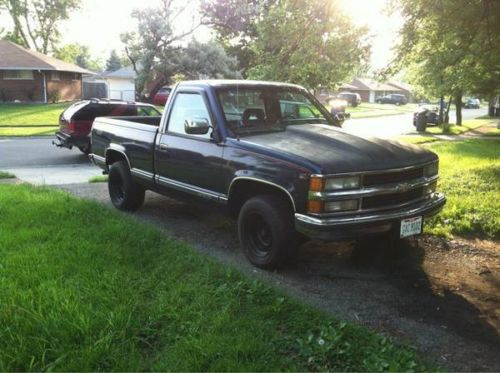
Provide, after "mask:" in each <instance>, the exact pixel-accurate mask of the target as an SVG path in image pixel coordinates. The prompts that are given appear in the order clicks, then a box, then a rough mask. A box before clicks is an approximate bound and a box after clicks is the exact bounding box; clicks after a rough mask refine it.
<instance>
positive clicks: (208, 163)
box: [90, 80, 446, 269]
mask: <svg viewBox="0 0 500 373" xmlns="http://www.w3.org/2000/svg"><path fill="white" fill-rule="evenodd" d="M291 101H292V102H293V103H297V102H300V103H301V104H303V105H305V106H307V107H308V109H307V110H305V109H304V110H298V111H296V112H295V113H298V115H294V116H293V117H287V116H286V111H287V110H286V109H285V107H286V105H287V104H288V103H289V102H291ZM92 151H93V153H92V154H90V158H91V160H92V161H93V162H94V163H95V164H96V165H98V166H99V167H101V168H102V169H103V170H104V173H108V174H109V178H108V190H109V195H110V199H111V202H112V203H113V205H114V206H115V207H117V208H118V209H121V210H136V209H138V208H139V207H140V206H141V205H142V204H143V202H144V196H145V190H148V189H149V190H152V191H155V192H158V193H161V194H165V195H168V196H172V197H176V198H186V197H187V198H189V200H190V201H191V203H197V199H198V198H200V199H203V200H206V201H210V202H213V203H216V204H220V205H222V206H225V207H226V209H227V211H228V213H229V214H231V215H232V216H234V217H235V218H236V219H237V227H238V236H239V241H240V245H241V247H242V250H243V252H244V253H245V255H246V257H247V258H248V260H249V261H250V262H251V263H253V264H254V265H255V266H258V267H261V268H266V269H270V268H275V267H277V266H280V265H282V264H283V263H286V262H288V261H289V260H291V259H293V258H294V254H295V253H296V249H297V246H298V242H299V241H301V240H302V239H304V238H305V237H309V238H313V239H322V240H332V239H339V238H347V237H351V238H360V237H363V236H370V235H377V234H378V235H381V236H382V237H384V238H385V239H387V238H388V237H395V238H397V239H400V238H405V237H408V236H411V235H415V234H420V233H421V232H422V223H423V220H424V219H425V218H426V217H427V216H430V215H433V214H436V213H437V212H438V211H439V210H440V209H441V208H442V207H443V205H444V204H445V200H446V199H445V197H444V196H443V195H442V194H440V193H437V192H436V183H437V179H438V157H437V155H436V154H434V153H432V152H431V151H429V150H426V149H424V148H419V147H416V146H410V145H403V144H400V143H397V142H390V141H385V140H381V139H366V138H361V137H357V136H354V135H351V134H348V133H346V132H344V131H342V130H341V129H339V128H338V126H336V125H335V121H334V119H333V117H332V116H331V115H330V113H329V112H328V110H326V109H325V108H324V107H323V106H322V105H320V104H319V103H318V101H317V100H316V99H315V98H314V97H313V96H312V95H311V94H310V93H309V92H308V91H307V90H306V89H304V88H302V87H299V86H296V85H292V84H285V83H268V82H251V81H227V80H225V81H218V80H213V81H191V82H183V83H179V84H178V85H177V86H176V87H175V88H174V89H173V91H172V99H170V100H169V101H168V103H167V105H166V107H165V110H164V112H163V116H162V117H161V118H159V117H150V118H145V117H134V118H126V120H118V119H116V118H97V119H96V120H95V122H94V126H93V128H92Z"/></svg>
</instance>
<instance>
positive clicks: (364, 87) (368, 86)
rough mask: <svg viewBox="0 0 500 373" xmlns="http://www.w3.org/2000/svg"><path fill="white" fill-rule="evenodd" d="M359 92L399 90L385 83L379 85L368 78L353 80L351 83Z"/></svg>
mask: <svg viewBox="0 0 500 373" xmlns="http://www.w3.org/2000/svg"><path fill="white" fill-rule="evenodd" d="M349 84H351V85H353V86H355V87H356V88H355V89H357V90H359V91H400V90H401V89H400V88H398V87H396V86H393V85H390V84H386V83H379V82H377V81H375V80H372V79H368V78H354V79H353V81H352V82H351V83H349Z"/></svg>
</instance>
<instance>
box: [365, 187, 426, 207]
mask: <svg viewBox="0 0 500 373" xmlns="http://www.w3.org/2000/svg"><path fill="white" fill-rule="evenodd" d="M422 195H423V188H415V189H412V190H410V191H408V192H404V193H390V194H380V195H376V196H370V197H365V198H363V200H362V203H361V206H362V209H365V210H366V209H374V208H383V207H391V206H395V205H400V204H402V203H406V202H410V201H413V200H417V199H419V198H421V197H422Z"/></svg>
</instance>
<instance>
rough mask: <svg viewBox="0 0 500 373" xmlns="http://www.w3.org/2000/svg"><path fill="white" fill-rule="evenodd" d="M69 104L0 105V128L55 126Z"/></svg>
mask: <svg viewBox="0 0 500 373" xmlns="http://www.w3.org/2000/svg"><path fill="white" fill-rule="evenodd" d="M70 105H71V103H70V102H64V103H58V104H0V126H57V125H58V123H59V114H61V113H62V112H63V111H64V109H66V108H67V107H68V106H70Z"/></svg>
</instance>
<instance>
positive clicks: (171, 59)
mask: <svg viewBox="0 0 500 373" xmlns="http://www.w3.org/2000/svg"><path fill="white" fill-rule="evenodd" d="M184 10H185V5H184V7H176V6H174V4H173V3H172V2H171V1H168V0H164V1H163V5H162V7H161V8H160V9H144V10H135V11H134V12H133V13H132V15H133V16H134V17H135V18H136V19H137V21H138V31H137V32H130V33H126V34H124V35H122V41H123V42H124V44H125V45H126V48H125V51H126V53H127V56H128V58H129V59H130V61H131V62H132V66H133V68H134V70H135V71H136V73H137V79H136V90H137V92H139V94H141V95H144V94H146V93H149V94H150V95H154V94H155V93H156V91H157V90H158V89H159V88H161V86H162V85H165V84H170V83H171V82H172V77H173V76H175V75H176V74H184V75H187V76H196V75H199V74H200V73H206V72H210V74H215V70H214V69H218V71H220V72H221V73H223V72H227V71H228V70H230V67H229V65H228V64H230V63H231V62H230V61H231V60H230V59H229V58H227V56H226V55H225V53H224V51H223V50H222V49H221V48H219V49H217V48H214V45H213V44H209V45H208V46H205V45H199V44H197V45H196V44H194V43H195V42H191V46H193V45H196V48H199V49H202V50H204V49H205V48H208V49H207V53H208V50H210V51H211V52H210V55H209V57H210V59H209V60H205V62H204V63H205V66H203V61H201V60H200V59H199V57H200V55H201V53H205V52H203V51H201V50H200V51H199V53H198V54H197V52H195V51H193V50H192V48H191V47H189V46H188V47H185V46H183V43H182V42H183V41H184V40H185V38H186V37H187V36H189V35H190V34H192V32H193V31H194V30H196V29H197V28H198V27H199V26H200V25H201V22H200V21H199V20H195V19H193V21H192V25H191V27H189V28H188V29H187V30H185V31H181V32H176V31H174V29H173V28H172V24H173V22H174V21H175V19H176V18H177V17H178V16H179V15H180V14H181V13H182V12H183V11H184ZM187 56H190V57H192V58H194V57H196V60H189V58H188V57H187ZM207 56H208V55H207ZM205 57H206V56H205ZM215 58H217V61H215ZM208 64H211V65H212V66H206V65H208ZM153 83H154V87H153V88H152V89H151V90H150V92H146V87H147V86H148V85H151V84H153Z"/></svg>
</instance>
